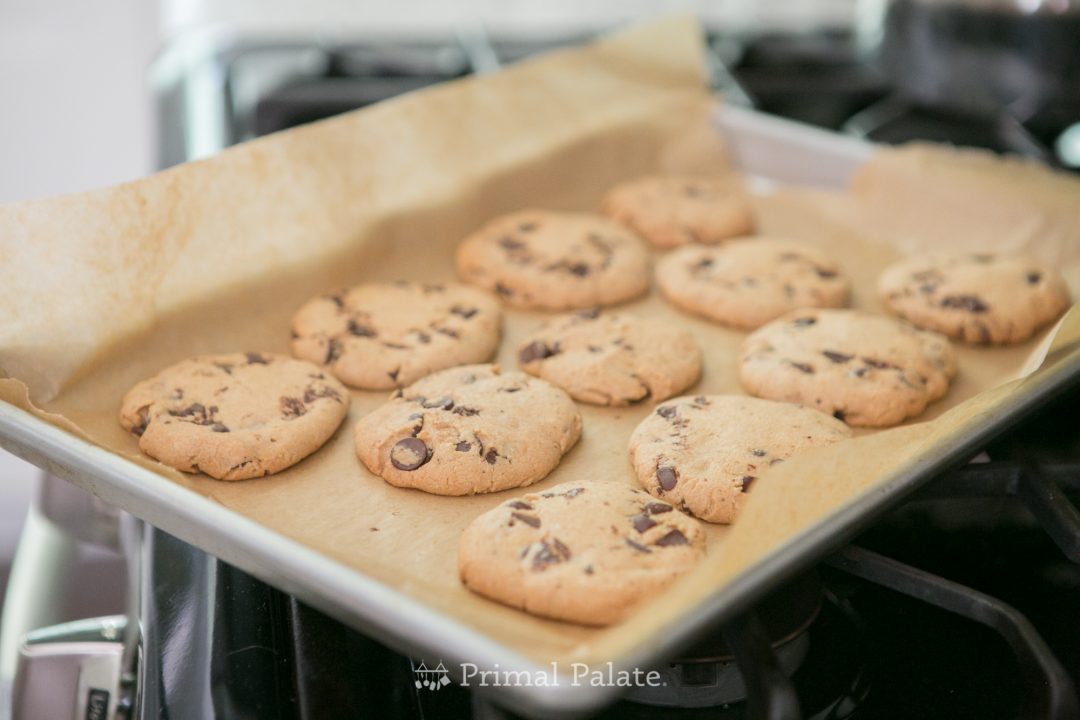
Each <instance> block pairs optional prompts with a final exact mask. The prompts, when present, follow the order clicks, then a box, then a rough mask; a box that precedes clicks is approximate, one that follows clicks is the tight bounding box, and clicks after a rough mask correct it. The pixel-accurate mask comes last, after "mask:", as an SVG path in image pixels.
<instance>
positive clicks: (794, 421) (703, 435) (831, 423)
mask: <svg viewBox="0 0 1080 720" xmlns="http://www.w3.org/2000/svg"><path fill="white" fill-rule="evenodd" d="M848 437H851V430H850V429H849V428H848V426H847V425H845V424H844V423H842V422H840V421H839V420H836V419H834V418H831V417H829V416H828V415H825V414H824V413H820V412H817V411H816V410H810V409H807V408H804V407H800V406H799V405H791V404H789V403H779V402H773V401H771V400H760V399H758V398H749V397H742V396H739V395H698V396H696V397H682V398H676V399H674V400H669V401H668V402H665V403H663V404H661V405H660V407H658V408H656V411H655V412H654V413H652V414H651V415H649V416H648V417H647V418H645V419H644V420H643V421H642V422H641V424H640V425H638V426H637V429H636V430H634V434H633V435H632V436H631V438H630V461H631V463H633V465H634V470H635V472H636V473H637V476H638V481H639V482H640V483H641V486H642V487H643V488H645V490H647V491H648V492H649V493H651V494H652V495H654V496H655V497H657V498H659V499H661V500H665V501H667V502H669V503H672V504H674V505H675V506H677V507H679V508H681V509H682V510H685V511H686V512H688V513H690V514H691V515H693V516H695V517H699V518H701V519H702V520H707V521H708V522H714V523H730V522H734V521H735V518H736V517H737V515H738V513H739V509H740V508H741V507H742V505H743V502H744V501H745V498H746V494H747V493H748V492H749V491H750V488H751V486H752V485H754V484H755V483H757V482H758V481H759V480H761V478H762V476H764V475H765V474H766V473H767V472H768V469H769V468H770V467H771V466H773V465H775V464H776V463H778V462H782V461H784V460H786V459H788V458H789V457H791V456H793V455H796V454H798V453H799V452H801V451H803V450H806V449H808V448H812V447H817V446H819V445H829V444H832V443H835V442H839V441H840V440H844V439H845V438H848ZM762 482H767V480H762Z"/></svg>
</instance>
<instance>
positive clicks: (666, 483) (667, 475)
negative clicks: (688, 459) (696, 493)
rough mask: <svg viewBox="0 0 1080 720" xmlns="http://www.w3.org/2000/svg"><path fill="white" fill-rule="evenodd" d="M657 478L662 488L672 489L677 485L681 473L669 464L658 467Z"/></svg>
mask: <svg viewBox="0 0 1080 720" xmlns="http://www.w3.org/2000/svg"><path fill="white" fill-rule="evenodd" d="M656 480H657V481H658V482H659V483H660V488H661V489H662V490H671V489H672V488H674V487H675V483H677V482H678V481H679V473H678V471H676V470H675V468H673V467H670V466H668V465H665V466H664V467H658V468H656Z"/></svg>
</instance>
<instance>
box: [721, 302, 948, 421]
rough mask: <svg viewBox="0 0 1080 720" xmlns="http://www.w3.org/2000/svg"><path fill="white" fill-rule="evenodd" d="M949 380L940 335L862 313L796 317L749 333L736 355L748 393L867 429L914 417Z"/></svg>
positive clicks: (809, 313) (820, 312)
mask: <svg viewBox="0 0 1080 720" xmlns="http://www.w3.org/2000/svg"><path fill="white" fill-rule="evenodd" d="M954 375H956V356H955V354H954V352H953V349H952V346H951V345H949V341H948V340H947V339H945V338H944V337H943V336H941V335H938V334H937V333H934V332H928V331H926V330H919V329H918V328H915V327H913V326H911V325H909V324H908V323H906V322H903V321H900V320H896V319H894V318H891V317H887V316H885V315H875V314H872V313H868V312H863V311H861V310H796V311H795V312H792V313H789V314H788V315H785V316H783V317H782V318H779V319H777V320H774V321H772V322H771V323H769V324H768V325H765V326H764V327H762V328H761V329H759V330H757V331H755V332H753V333H751V335H750V336H749V337H747V338H746V340H745V342H743V346H742V349H741V351H740V354H739V377H740V378H741V380H742V383H743V386H744V387H746V389H747V390H749V391H750V392H751V393H752V394H754V395H757V396H758V397H763V398H768V399H770V400H783V401H786V402H793V403H798V404H800V405H805V406H807V407H811V408H814V409H815V410H820V411H822V412H825V413H829V414H830V415H833V416H834V417H836V418H838V419H840V420H843V421H845V422H847V423H848V424H849V425H861V426H868V427H889V426H891V425H896V424H898V423H901V422H903V421H904V420H906V419H908V418H912V417H915V416H917V415H919V414H920V413H922V411H923V410H925V409H926V406H927V405H928V404H929V403H931V402H933V401H934V400H937V399H938V398H940V397H941V396H942V395H944V394H945V392H946V391H947V390H948V388H949V382H950V381H951V380H952V378H953V376H954Z"/></svg>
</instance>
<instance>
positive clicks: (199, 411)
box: [169, 403, 206, 417]
mask: <svg viewBox="0 0 1080 720" xmlns="http://www.w3.org/2000/svg"><path fill="white" fill-rule="evenodd" d="M169 414H170V415H172V416H173V417H192V416H195V415H202V416H204V417H205V416H206V407H205V406H204V405H203V404H202V403H191V404H190V405H188V406H187V407H186V408H184V409H183V410H170V411H169Z"/></svg>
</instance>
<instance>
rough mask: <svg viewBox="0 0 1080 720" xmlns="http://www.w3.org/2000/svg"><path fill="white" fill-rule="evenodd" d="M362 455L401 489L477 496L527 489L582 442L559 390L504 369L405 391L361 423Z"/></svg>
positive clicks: (461, 370) (470, 368)
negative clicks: (577, 443)
mask: <svg viewBox="0 0 1080 720" xmlns="http://www.w3.org/2000/svg"><path fill="white" fill-rule="evenodd" d="M355 436H356V453H357V455H358V456H359V457H360V460H361V462H363V463H364V465H365V466H366V467H367V469H368V470H370V471H371V472H373V473H375V474H376V475H379V476H381V477H382V478H383V479H384V480H386V482H388V483H390V484H391V485H396V486H398V487H408V488H417V489H419V490H423V491H425V492H429V493H434V494H436V495H472V494H474V493H487V492H496V491H499V490H506V489H507V488H515V487H523V486H525V485H531V484H532V483H534V482H536V481H537V480H540V479H541V478H543V477H544V476H545V475H547V474H548V473H549V472H551V471H552V470H554V469H555V466H556V465H558V464H559V461H560V460H561V459H562V456H563V455H564V454H566V452H567V451H568V450H570V448H572V447H573V446H574V443H576V442H577V441H578V438H579V437H580V436H581V414H580V413H579V412H578V410H577V407H576V406H575V405H574V401H573V400H571V399H570V396H569V395H567V394H566V393H565V392H563V391H562V390H560V389H559V388H557V387H555V386H553V385H550V384H548V383H546V382H544V381H543V380H537V379H536V378H533V377H529V376H528V375H525V374H524V373H519V372H508V373H503V372H501V371H500V370H499V366H498V365H465V366H462V367H457V368H451V369H449V370H443V371H441V372H437V373H435V374H433V375H429V376H428V377H426V378H424V379H423V380H420V381H419V382H417V383H415V384H413V385H410V386H409V387H407V388H405V389H404V390H401V391H398V392H397V393H395V394H394V397H393V398H392V399H391V400H390V401H389V402H388V403H386V404H385V405H383V406H382V407H380V408H378V409H377V410H375V411H374V412H372V413H371V414H369V415H367V416H366V417H364V418H363V419H362V420H360V422H358V423H357V424H356V432H355Z"/></svg>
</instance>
